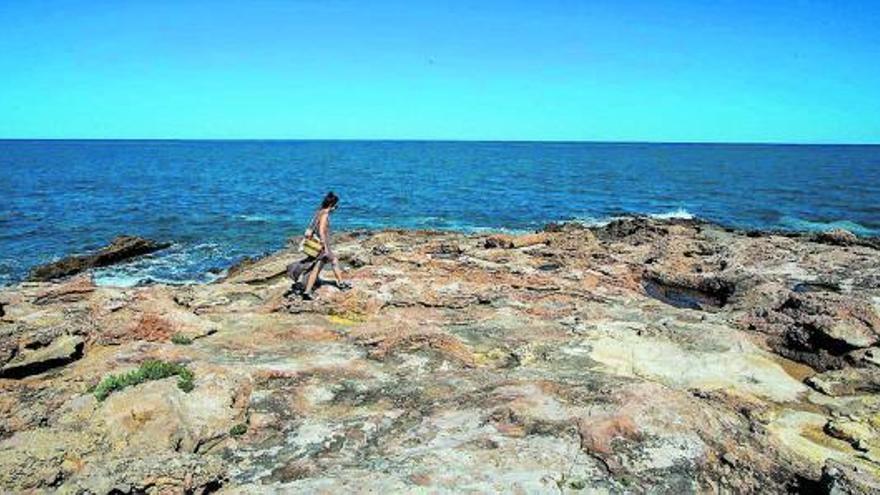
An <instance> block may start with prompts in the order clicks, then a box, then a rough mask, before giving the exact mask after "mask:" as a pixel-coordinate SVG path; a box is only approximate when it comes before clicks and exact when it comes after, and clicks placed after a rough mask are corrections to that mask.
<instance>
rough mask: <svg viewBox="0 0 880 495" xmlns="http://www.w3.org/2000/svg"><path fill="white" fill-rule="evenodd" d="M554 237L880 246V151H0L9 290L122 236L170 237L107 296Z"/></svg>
mask: <svg viewBox="0 0 880 495" xmlns="http://www.w3.org/2000/svg"><path fill="white" fill-rule="evenodd" d="M331 189H332V190H334V191H336V192H337V193H338V194H339V195H340V197H341V198H342V201H341V204H340V209H339V211H338V212H337V213H336V214H335V215H334V219H333V222H334V228H337V229H339V228H341V229H353V228H380V227H389V226H395V227H410V228H430V229H461V230H476V229H511V230H528V229H535V228H539V227H541V226H542V225H544V224H546V223H547V222H550V221H559V220H579V221H584V222H598V221H602V220H603V219H607V218H610V217H614V216H620V215H627V214H635V213H640V214H653V215H666V216H690V215H693V216H697V217H700V218H705V219H707V220H712V221H715V222H719V223H722V224H725V225H729V226H734V227H742V228H760V229H786V230H825V229H828V228H833V227H843V228H847V229H850V230H852V231H854V232H856V233H858V234H862V235H878V234H880V146H782V145H717V144H706V145H703V144H699V145H698V144H693V145H688V144H603V143H493V142H384V141H230V142H224V141H0V284H4V283H6V284H8V283H11V282H14V281H16V280H20V279H21V277H23V276H24V275H25V274H26V273H27V270H28V269H30V267H32V266H33V265H36V264H38V263H43V262H47V261H51V260H53V259H56V258H58V257H60V256H63V255H66V254H70V253H74V252H82V251H86V250H90V249H95V248H98V247H100V246H102V245H104V244H106V243H107V242H108V241H109V240H110V239H111V238H112V237H114V236H115V235H118V234H123V233H125V234H135V235H142V236H146V237H150V238H154V239H157V240H169V241H173V242H174V246H173V247H172V248H171V249H169V250H167V251H165V252H162V253H158V254H156V255H153V256H150V257H147V258H144V259H142V260H140V261H137V262H134V263H129V264H127V265H123V266H120V267H116V268H112V269H108V270H102V271H100V272H98V274H97V275H98V279H99V282H102V283H113V284H126V285H128V284H133V283H137V282H143V281H146V280H155V281H164V282H188V281H207V280H210V279H212V278H213V277H215V276H216V273H217V272H219V271H221V270H223V269H224V268H226V267H227V266H229V264H230V263H233V262H234V261H236V260H238V259H240V258H241V257H243V256H246V255H259V254H262V253H266V252H269V251H272V250H274V249H277V248H279V247H281V246H283V245H284V242H285V240H286V238H287V237H289V236H291V235H296V234H298V233H300V232H301V231H302V230H303V228H304V226H305V224H306V223H307V221H308V218H309V216H310V215H311V213H312V211H313V209H314V207H315V206H316V203H318V202H319V200H320V198H321V196H322V195H323V193H324V192H326V191H327V190H331Z"/></svg>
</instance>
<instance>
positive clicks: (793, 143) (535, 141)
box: [0, 137, 880, 146]
mask: <svg viewBox="0 0 880 495" xmlns="http://www.w3.org/2000/svg"><path fill="white" fill-rule="evenodd" d="M3 141H140V142H401V143H510V144H676V145H758V146H880V141H876V142H864V143H860V142H804V141H789V142H784V141H641V140H590V139H584V140H580V139H574V140H570V139H433V138H253V137H247V138H168V137H165V138H144V137H136V138H129V137H124V138H123V137H110V138H94V137H88V138H83V137H51V138H46V137H26V138H25V137H14V138H8V137H0V142H3Z"/></svg>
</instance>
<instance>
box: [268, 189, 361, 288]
mask: <svg viewBox="0 0 880 495" xmlns="http://www.w3.org/2000/svg"><path fill="white" fill-rule="evenodd" d="M338 204H339V197H338V196H337V195H336V194H334V193H333V191H330V192H328V193H327V195H326V196H324V199H323V201H321V207H320V208H318V211H317V212H315V215H314V216H313V217H312V221H311V223H309V227H308V228H307V229H306V232H305V235H304V239H303V244H302V246H301V249H302V251H303V253H305V254H306V257H305V258H304V259H302V260H300V261H298V262H296V263H292V264H291V265H290V266H288V267H287V275H288V276H289V277H290V278H291V279H292V280H293V285H292V286H291V288H290V290H289V291H287V292H286V293H285V294H284V295H285V296H288V295H290V294H292V293H299V294H300V295H301V296H302V298H303V299H305V300H308V301H310V300H312V299H314V294H313V292H312V290H313V289H314V286H315V283H316V282H317V281H318V276H319V275H320V274H321V270H322V269H323V268H324V265H325V264H327V263H330V265H331V266H332V267H333V275H334V276H335V277H336V286H337V287H339V288H340V289H343V290H345V289H349V288H351V285H350V284H349V283H348V282H345V281H343V280H342V272H341V270H340V269H339V260H338V259H337V258H336V255H335V254H333V249H332V247H331V245H330V214H331V213H332V212H333V211H334V210H336V207H337V205H338ZM303 273H308V278H307V280H306V283H305V286H303V284H302V283H301V282H300V281H299V279H300V277H302V275H303Z"/></svg>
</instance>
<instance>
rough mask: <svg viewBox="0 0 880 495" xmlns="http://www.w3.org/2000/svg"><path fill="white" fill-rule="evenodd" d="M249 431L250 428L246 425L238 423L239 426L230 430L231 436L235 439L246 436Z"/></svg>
mask: <svg viewBox="0 0 880 495" xmlns="http://www.w3.org/2000/svg"><path fill="white" fill-rule="evenodd" d="M247 429H248V427H247V425H246V424H244V423H238V424H237V425H235V426H233V427H232V428H230V429H229V434H230V435H232V436H234V437H240V436H242V435H244V434H245V433H247Z"/></svg>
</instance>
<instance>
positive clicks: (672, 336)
mask: <svg viewBox="0 0 880 495" xmlns="http://www.w3.org/2000/svg"><path fill="white" fill-rule="evenodd" d="M142 241H144V242H147V243H149V241H145V240H140V241H133V240H131V238H129V241H127V242H128V244H131V246H132V249H133V250H132V251H130V252H132V253H135V254H138V253H139V251H138V250H139V249H142V248H144V247H145V246H149V248H150V249H158V248H159V247H161V244H159V243H153V244H144V242H142ZM336 244H337V247H336V251H337V252H338V255H339V256H340V258H341V261H342V263H343V265H344V267H345V268H346V272H347V275H348V277H350V279H351V281H352V283H353V289H352V290H349V291H341V290H339V289H337V288H336V287H335V286H334V285H333V284H332V283H329V282H328V283H324V284H322V285H321V286H320V287H319V288H318V290H317V293H318V300H317V301H301V300H299V299H297V298H295V297H294V298H285V297H283V293H284V291H285V289H286V288H287V286H288V285H289V282H288V281H287V280H286V278H285V276H284V269H285V267H286V265H287V264H288V263H290V262H291V261H294V260H295V259H297V258H298V257H299V255H298V254H297V252H296V250H295V249H293V248H289V249H285V250H282V251H279V252H277V253H274V254H272V255H270V256H267V257H265V258H262V259H258V260H250V261H248V262H247V263H243V264H241V265H240V266H237V267H234V268H233V269H230V270H229V273H228V275H227V276H226V277H225V278H223V279H221V280H219V281H217V282H215V283H211V284H206V285H190V286H166V285H150V286H145V287H135V288H114V287H98V286H96V285H95V284H94V282H93V281H92V279H91V276H90V274H89V273H88V271H83V272H81V273H74V272H73V271H70V272H68V271H67V270H68V268H69V267H70V266H72V265H69V264H65V263H60V264H59V265H58V266H57V267H56V268H55V271H52V270H44V271H40V270H36V271H35V272H34V273H35V274H36V273H46V274H51V276H47V277H45V279H49V278H51V279H56V278H59V277H67V278H61V279H60V280H57V281H54V282H46V281H42V280H43V279H44V278H41V280H40V281H28V282H23V283H21V284H19V285H16V286H14V287H7V288H2V289H0V391H2V392H0V491H3V492H12V493H44V492H49V493H290V492H304V493H314V492H318V493H321V492H325V493H337V492H353V493H360V492H387V493H397V492H407V493H408V492H430V493H452V492H456V493H458V492H462V491H464V492H478V493H485V492H492V493H494V492H522V493H579V492H586V493H594V492H600V493H707V492H708V493H719V492H721V493H725V492H732V493H876V492H878V491H880V394H878V392H880V343H878V342H880V242H878V241H877V240H876V239H864V238H859V237H856V236H853V235H852V234H850V233H848V232H845V231H835V232H829V233H823V234H817V235H792V234H786V233H778V232H775V233H774V232H744V231H736V230H731V229H726V228H723V227H720V226H717V225H712V224H709V223H705V222H701V221H697V220H682V219H669V220H659V219H650V218H631V219H621V220H616V221H614V222H611V223H610V224H608V225H605V226H602V227H589V228H588V227H584V226H581V225H576V224H553V225H548V226H547V227H546V228H545V229H543V230H542V231H540V232H536V233H534V234H529V235H520V236H514V235H505V234H490V233H481V234H463V233H455V232H432V231H407V230H385V231H371V232H348V233H345V234H342V235H340V237H339V239H338V240H337V242H336ZM77 259H78V260H79V262H78V263H77V267H79V266H81V267H82V268H83V269H86V268H88V267H89V266H99V265H100V264H101V263H104V261H102V260H101V259H100V258H99V259H92V258H83V257H79V258H77ZM105 261H106V260H105ZM90 263H92V264H91V265H90ZM76 271H77V272H79V271H80V270H76ZM38 278H40V277H38Z"/></svg>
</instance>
